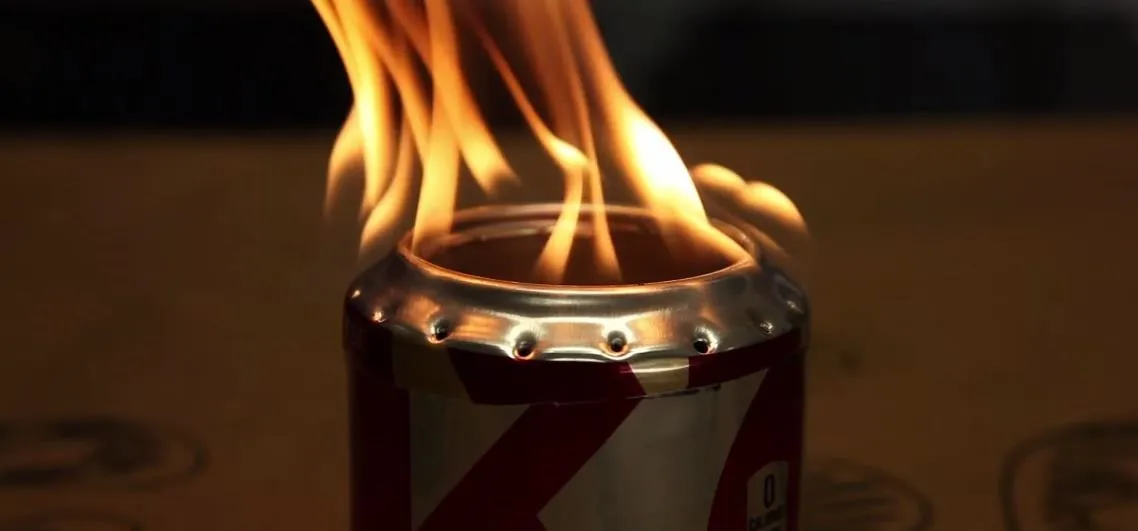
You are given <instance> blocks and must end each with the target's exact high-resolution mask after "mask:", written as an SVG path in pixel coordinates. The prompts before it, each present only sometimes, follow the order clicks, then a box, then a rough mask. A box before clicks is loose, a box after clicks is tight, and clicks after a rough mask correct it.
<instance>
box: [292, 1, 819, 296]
mask: <svg viewBox="0 0 1138 531" xmlns="http://www.w3.org/2000/svg"><path fill="white" fill-rule="evenodd" d="M373 1H374V0H313V3H314V4H315V6H316V9H317V12H318V13H319V14H320V16H321V18H322V19H323V20H324V23H325V25H326V26H327V27H328V31H329V33H330V35H331V37H332V40H333V42H334V43H335V45H336V48H337V50H338V51H339V53H340V57H341V60H342V61H343V63H344V68H345V70H346V72H347V75H348V80H349V82H350V84H351V87H352V91H353V95H354V99H355V103H354V105H353V108H352V111H351V113H350V114H349V116H348V118H347V120H346V121H345V123H344V126H343V129H342V130H341V132H340V135H339V137H338V138H337V140H336V145H335V147H334V148H333V150H332V156H331V160H330V162H329V168H328V171H329V176H328V189H327V194H328V196H327V198H326V201H328V202H327V203H326V208H331V206H330V205H331V200H332V199H333V198H335V197H336V196H337V195H338V194H340V193H341V192H342V191H343V189H344V188H345V186H346V182H345V181H346V176H347V175H349V174H351V173H352V170H354V169H356V168H358V167H359V166H361V165H362V170H363V199H362V204H361V215H362V216H363V217H364V229H363V236H362V239H361V246H365V247H366V246H368V245H369V244H371V243H373V242H375V241H377V240H378V239H379V238H380V237H381V236H383V235H388V234H389V233H390V232H392V231H393V230H394V229H395V227H396V226H397V225H398V224H399V222H400V221H401V220H402V219H404V218H405V217H406V216H407V215H408V214H409V213H408V212H407V210H408V209H409V205H410V204H411V202H412V201H413V198H412V196H413V195H414V194H415V192H416V187H415V181H416V180H417V179H418V180H420V183H419V186H418V189H417V192H418V204H417V206H416V207H415V210H414V225H413V228H412V244H411V245H412V250H417V249H418V248H419V246H420V245H421V244H422V242H423V241H424V240H426V239H428V238H430V237H434V236H438V235H442V234H446V233H447V232H449V231H450V230H451V224H452V221H453V216H454V210H455V206H456V201H457V195H458V188H459V184H460V180H461V171H462V168H463V167H464V166H465V168H466V169H467V170H468V171H469V172H470V175H471V176H472V177H473V179H474V180H475V181H476V182H477V183H478V185H479V186H480V187H481V188H482V189H483V190H485V191H486V192H487V193H490V194H494V193H496V192H497V191H498V190H499V189H500V188H501V185H502V184H504V183H506V182H511V181H512V182H517V181H519V179H518V178H517V176H516V175H515V174H514V172H513V170H512V169H511V167H510V165H509V163H508V162H507V161H506V158H505V156H504V155H503V153H502V151H501V149H500V148H499V146H498V144H497V142H496V141H495V138H494V136H493V135H492V134H491V132H490V129H489V127H488V126H487V124H486V122H485V120H484V119H483V117H482V113H481V110H480V109H479V106H478V104H477V103H476V101H475V98H474V96H473V92H472V90H471V88H470V84H469V82H468V80H467V77H466V74H465V72H464V70H463V66H462V57H463V56H462V53H461V52H462V50H461V43H462V39H461V37H462V36H463V35H467V34H470V35H473V36H474V37H475V38H476V41H477V42H478V44H479V45H480V48H481V50H482V52H483V53H484V54H485V56H486V58H487V59H489V62H490V64H492V65H493V67H494V70H495V71H496V72H497V73H498V75H499V76H500V77H501V79H502V81H503V83H504V85H505V87H506V90H507V92H508V93H509V95H510V97H511V98H512V99H513V101H514V103H515V104H516V106H517V108H518V110H519V111H520V113H521V115H522V117H523V118H524V120H525V123H526V124H527V125H528V127H529V129H530V130H531V132H532V133H533V135H534V137H535V138H536V139H537V141H538V144H539V145H540V146H541V148H542V149H543V150H544V151H545V152H546V154H548V155H549V157H550V158H551V159H552V161H553V162H554V163H555V164H556V165H557V166H558V167H559V168H560V169H561V172H562V174H563V176H564V179H565V191H564V194H565V195H564V206H563V208H562V211H561V214H560V216H559V217H558V219H557V220H556V222H555V223H554V226H553V228H552V231H551V233H550V236H549V239H548V241H547V242H546V245H545V247H544V248H543V250H542V252H541V254H540V256H539V258H538V260H537V263H536V264H535V265H534V267H535V276H536V278H539V279H542V280H543V281H547V282H551V283H559V282H560V281H561V279H562V277H563V275H564V271H565V268H566V264H567V263H568V259H569V255H570V252H571V250H572V247H573V245H574V244H575V243H576V241H577V238H576V235H577V225H578V222H579V221H580V216H581V211H582V205H583V203H584V202H585V201H588V202H589V203H590V204H591V206H592V208H591V209H590V211H591V212H592V226H593V234H594V236H593V238H591V241H592V244H593V246H594V254H595V256H596V257H597V264H596V267H597V270H598V271H599V272H600V274H601V275H602V276H603V277H606V278H607V279H609V280H613V281H617V280H619V279H620V266H619V264H618V261H617V253H616V249H615V246H614V244H613V240H612V236H611V234H610V233H609V225H608V220H607V218H606V214H605V210H604V204H605V199H604V183H603V181H602V176H601V170H600V163H599V162H598V151H600V150H601V149H602V148H604V149H607V150H609V151H611V153H612V155H613V159H614V160H615V161H616V162H617V164H618V166H619V169H620V171H621V173H622V174H623V175H625V176H626V177H627V181H628V184H629V185H630V187H631V188H632V190H633V191H634V192H635V193H636V195H637V197H638V198H639V200H640V201H641V202H642V203H643V205H644V206H645V207H646V208H648V209H650V210H651V211H652V212H653V213H654V215H656V216H657V217H658V218H659V219H660V226H661V232H662V234H663V236H664V238H665V240H666V241H667V242H668V244H669V246H670V247H671V248H672V249H673V250H674V251H677V252H681V251H683V249H684V246H685V245H686V239H687V238H691V237H693V236H694V237H697V238H699V239H700V240H701V241H703V242H705V243H707V244H710V245H712V246H714V247H715V248H716V249H718V250H719V251H721V252H723V253H725V254H727V255H729V256H733V257H736V258H739V259H746V254H745V253H744V252H743V250H742V249H741V248H740V247H739V246H738V244H737V243H736V242H734V241H733V240H732V239H731V238H728V237H727V236H726V235H724V234H723V233H721V232H720V231H719V230H717V229H715V228H714V227H713V226H712V224H711V223H710V221H709V220H708V216H707V213H706V211H705V209H704V206H703V203H702V202H701V199H700V191H699V190H698V189H697V181H698V183H699V184H700V186H701V187H703V188H707V189H712V190H715V191H717V192H720V193H726V194H728V195H730V196H732V197H735V198H736V203H738V204H740V205H742V206H744V207H746V208H750V209H754V210H757V211H763V212H766V213H768V214H773V215H774V217H775V218H777V219H779V220H780V221H782V222H783V223H784V224H785V225H787V226H788V227H790V228H792V229H793V230H795V231H799V232H803V233H804V232H805V224H804V223H803V222H802V218H801V216H800V215H799V213H798V210H797V208H796V207H795V206H794V204H793V203H792V202H791V201H790V200H789V199H788V198H786V196H785V195H782V193H781V192H779V191H778V190H777V189H775V188H773V187H771V186H770V185H766V184H763V183H750V184H747V183H745V182H744V181H743V180H742V178H741V177H739V176H737V175H735V174H734V173H732V172H731V171H730V170H727V169H726V168H723V167H721V166H714V165H701V166H697V167H695V168H693V169H692V171H691V172H689V171H688V169H687V167H686V165H685V164H684V161H683V159H682V158H681V157H680V154H679V153H678V152H677V151H676V149H675V147H674V146H673V145H672V144H671V142H670V141H669V140H668V138H667V136H665V135H664V133H663V131H661V130H660V128H659V127H658V126H657V125H656V124H655V123H654V122H653V121H652V119H651V118H649V117H648V115H647V114H645V113H644V111H643V110H641V109H640V107H638V106H637V105H636V103H635V102H634V101H633V99H632V98H631V96H629V94H628V93H627V91H626V90H625V89H624V87H623V86H622V84H621V82H620V80H619V77H618V76H617V74H616V70H615V68H614V67H613V65H612V63H611V61H610V60H609V58H608V52H607V50H606V49H605V46H604V43H603V40H602V38H601V35H600V31H599V30H598V29H597V25H596V21H595V20H594V19H593V15H592V13H591V11H590V10H589V7H588V3H587V0H565V1H553V0H503V1H505V5H506V9H504V10H503V11H506V12H509V13H511V14H512V20H511V22H512V24H511V25H512V27H514V28H515V30H516V31H517V33H518V34H519V36H520V37H521V40H522V42H525V43H527V45H526V46H525V47H524V48H523V50H522V51H523V52H524V55H525V57H526V59H527V60H528V63H529V65H528V66H529V67H530V70H531V71H532V72H533V73H534V77H535V78H536V86H537V91H538V92H540V95H541V96H542V102H543V103H544V104H545V109H546V110H547V112H548V113H549V120H548V121H547V120H545V119H543V117H542V115H541V113H540V112H539V111H538V108H537V105H535V103H534V101H533V100H531V96H530V94H527V92H526V89H525V87H524V86H523V84H522V82H521V81H520V80H519V79H518V76H517V74H516V69H515V65H514V64H511V63H510V61H509V60H508V59H507V58H506V56H505V55H504V54H503V53H502V50H501V48H500V47H499V45H498V42H497V41H496V40H495V38H494V36H493V35H492V34H491V32H490V31H489V30H488V28H487V26H486V25H485V24H484V21H483V20H482V19H481V17H480V16H479V15H478V14H477V13H475V12H473V11H472V10H456V9H455V8H456V6H457V4H456V3H455V1H454V0H385V2H384V3H383V4H382V5H376V4H374V3H372V2H373ZM456 11H458V12H456ZM466 32H469V33H466ZM594 114H595V115H596V117H597V118H598V120H597V121H596V122H595V123H594V121H593V117H594ZM599 138H603V139H605V140H606V142H605V143H604V144H603V145H598V139H599ZM416 169H419V170H420V172H419V173H418V174H417V173H416ZM693 177H694V178H695V180H693Z"/></svg>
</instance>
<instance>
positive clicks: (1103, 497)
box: [1000, 420, 1138, 531]
mask: <svg viewBox="0 0 1138 531" xmlns="http://www.w3.org/2000/svg"><path fill="white" fill-rule="evenodd" d="M1000 496H1001V505H1002V506H1003V511H1004V521H1005V523H1006V525H1007V528H1008V530H1009V531H1133V530H1135V529H1138V420H1131V421H1122V422H1099V423H1088V424H1079V425H1072V426H1068V427H1065V428H1061V429H1059V430H1056V431H1053V432H1050V433H1046V434H1044V435H1041V436H1039V437H1035V438H1033V439H1030V440H1028V441H1026V442H1024V443H1022V444H1020V445H1019V446H1017V447H1016V448H1014V449H1013V450H1012V452H1011V453H1010V454H1009V455H1008V457H1007V459H1006V460H1005V462H1004V467H1003V470H1002V473H1001V476H1000Z"/></svg>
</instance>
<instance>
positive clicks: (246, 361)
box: [0, 122, 1138, 531]
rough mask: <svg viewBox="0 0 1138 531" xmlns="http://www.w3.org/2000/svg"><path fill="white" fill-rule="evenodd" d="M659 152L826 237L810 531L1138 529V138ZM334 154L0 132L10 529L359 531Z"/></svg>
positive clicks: (3, 472)
mask: <svg viewBox="0 0 1138 531" xmlns="http://www.w3.org/2000/svg"><path fill="white" fill-rule="evenodd" d="M671 133H672V134H673V137H674V138H675V139H676V141H677V144H678V145H679V147H680V148H681V151H682V152H683V153H684V155H685V157H686V159H687V160H688V162H691V163H695V162H700V161H717V162H721V163H724V164H726V165H729V166H731V167H733V168H735V169H737V170H739V171H740V172H741V173H743V174H745V175H748V176H752V177H762V178H764V179H766V180H768V181H770V182H773V183H775V184H777V185H778V186H780V187H782V188H783V189H784V190H785V191H786V192H787V193H788V194H789V195H790V196H791V197H793V198H794V199H795V200H796V201H797V202H798V204H799V205H800V207H801V209H802V211H803V213H804V214H805V215H806V217H807V219H808V221H809V222H810V224H811V228H812V230H813V233H814V236H815V250H814V253H813V260H812V263H813V268H812V272H811V276H810V281H809V290H810V292H811V296H812V297H813V302H814V305H815V308H816V324H817V332H816V336H815V346H814V348H813V350H812V352H811V354H810V371H811V372H810V397H809V423H808V424H809V426H808V437H809V442H808V453H809V454H810V456H811V465H810V469H811V472H810V474H809V477H808V481H807V485H808V486H807V508H808V515H807V518H806V522H807V524H806V528H807V530H808V531H823V530H826V531H846V530H850V531H852V530H867V531H868V530H879V529H880V530H886V529H888V530H894V529H896V530H913V529H916V530H919V529H945V530H949V529H955V530H960V529H968V530H976V531H983V530H989V529H990V530H996V529H1023V530H1043V529H1061V528H1062V529H1095V530H1098V529H1110V530H1116V529H1129V530H1132V529H1136V528H1138V349H1135V348H1134V347H1133V346H1132V345H1133V343H1134V339H1133V337H1134V332H1133V329H1134V327H1135V326H1136V325H1135V316H1136V315H1135V314H1136V313H1138V312H1136V311H1135V309H1134V304H1135V302H1134V301H1136V300H1138V279H1136V275H1135V273H1134V272H1135V271H1138V250H1136V249H1135V243H1134V234H1135V231H1134V228H1135V227H1138V123H1125V122H1112V123H1103V122H1079V123H1074V122H1069V123H1057V122H1049V123H1023V124H1003V125H999V124H950V125H939V126H937V125H876V126H875V125H862V126H843V127H836V126H833V127H806V126H798V127H767V128H754V129H734V130H716V129H699V128H691V129H686V130H676V131H671ZM332 136H333V135H332V133H331V132H328V133H320V134H317V133H309V134H289V135H286V134H282V135H278V136H267V135H262V136H256V137H253V136H245V137H242V136H236V135H226V134H216V135H208V134H198V135H194V136H178V135H173V134H167V135H151V136H119V137H114V136H112V137H104V138H98V139H96V138H79V137H71V138H67V137H51V136H39V137H31V138H14V137H7V138H3V139H0V173H2V174H3V178H4V180H3V183H4V187H5V189H4V193H3V194H0V213H2V214H0V215H2V216H3V219H4V222H3V223H2V224H0V227H2V228H0V230H2V231H4V232H3V233H4V241H5V242H6V252H5V253H4V261H3V263H4V265H3V267H4V274H3V275H0V291H2V292H3V293H4V295H5V301H6V303H7V304H6V305H5V308H4V309H3V320H2V323H3V324H2V325H0V334H2V335H0V338H2V343H0V344H2V345H3V356H2V358H0V531H13V530H20V531H30V530H32V529H37V530H39V529H50V530H56V529H58V530H69V531H70V530H90V531H103V530H119V529H146V530H166V531H202V530H210V531H227V530H233V531H246V530H250V529H272V530H291V529H296V530H302V529H303V530H311V529H346V522H347V510H346V496H345V493H346V485H345V472H346V469H345V456H346V452H345V443H346V437H345V419H346V414H345V398H344V395H345V393H344V375H343V372H344V369H343V361H342V358H341V356H340V353H339V345H338V340H339V338H338V334H339V314H338V309H339V304H340V296H341V290H342V289H343V288H344V286H345V284H346V282H347V280H348V278H349V277H350V275H351V274H352V273H353V271H354V270H355V268H356V263H355V257H354V248H353V244H354V238H355V235H354V234H353V233H351V231H350V230H349V229H348V228H344V227H338V228H333V229H328V228H326V226H325V225H324V224H323V223H322V221H321V212H320V205H321V201H322V195H323V181H324V171H325V165H326V159H327V155H328V151H329V149H330V146H331V141H332ZM1048 515H1052V516H1050V517H1049V516H1048ZM1080 516H1087V518H1090V519H1092V520H1093V521H1094V522H1097V523H1096V524H1095V525H1097V526H1098V527H1061V524H1062V523H1063V522H1064V521H1076V520H1077V519H1078V518H1079V517H1080ZM1049 518H1050V520H1049ZM1064 518H1066V519H1067V520H1064ZM37 526H38V527H37Z"/></svg>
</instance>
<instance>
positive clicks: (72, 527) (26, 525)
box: [0, 509, 143, 531]
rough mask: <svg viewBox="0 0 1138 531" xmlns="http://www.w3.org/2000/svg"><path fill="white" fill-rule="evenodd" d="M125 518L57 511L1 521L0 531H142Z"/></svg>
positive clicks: (111, 515)
mask: <svg viewBox="0 0 1138 531" xmlns="http://www.w3.org/2000/svg"><path fill="white" fill-rule="evenodd" d="M142 529H143V526H142V524H140V523H138V522H137V521H135V520H133V519H131V518H127V517H125V516H121V515H117V514H110V513H104V512H100V511H87V510H76V509H69V510H55V511H44V512H40V513H35V514H29V515H24V516H19V517H16V518H12V519H9V520H4V521H0V531H142Z"/></svg>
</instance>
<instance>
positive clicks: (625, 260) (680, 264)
mask: <svg viewBox="0 0 1138 531" xmlns="http://www.w3.org/2000/svg"><path fill="white" fill-rule="evenodd" d="M499 210H500V211H501V213H500V214H495V213H486V212H485V211H479V212H477V216H471V217H472V218H474V219H473V221H470V220H468V221H466V222H460V220H456V223H455V227H454V231H453V233H452V234H449V235H447V236H442V237H438V238H435V239H433V240H427V241H425V242H424V243H423V245H421V246H420V249H419V253H418V258H420V259H422V260H426V261H427V262H429V263H430V264H433V265H435V266H437V267H441V268H444V269H449V270H451V271H455V272H458V273H463V274H467V275H472V276H477V277H483V278H487V279H493V280H500V281H508V282H519V283H526V284H543V283H544V282H545V281H544V280H543V279H542V278H540V276H539V275H537V274H536V273H535V265H536V264H537V263H538V257H539V256H540V255H541V252H542V249H543V248H544V247H545V244H546V242H547V241H548V239H549V235H550V231H551V230H552V228H553V224H554V222H555V221H556V220H557V215H558V214H559V207H558V208H547V206H546V205H528V206H524V207H502V208H501V209H499ZM583 210H584V211H583V212H582V213H581V216H580V219H579V222H578V226H577V233H576V235H575V238H574V242H573V247H572V250H571V252H570V254H569V260H568V263H567V264H566V267H565V274H564V276H563V278H562V280H561V282H560V284H561V285H574V286H616V285H634V284H651V283H658V282H667V281H674V280H681V279H686V278H692V277H698V276H702V275H706V274H709V273H714V272H716V271H720V270H723V269H726V268H728V267H730V266H732V265H734V264H735V263H736V261H735V260H734V259H732V258H731V257H729V256H727V255H726V254H724V253H723V252H722V251H720V250H718V249H717V248H715V247H714V246H713V245H712V244H710V243H708V242H707V241H705V240H702V239H700V238H699V237H696V236H694V235H688V236H685V237H682V238H680V239H678V240H677V241H678V244H677V245H676V248H675V249H671V248H670V247H669V245H668V243H667V241H666V240H665V238H664V236H663V234H662V233H661V231H660V228H659V223H658V220H657V219H656V218H653V217H652V216H651V215H650V214H649V213H648V212H647V211H644V210H641V209H635V208H630V207H623V208H614V209H610V210H609V211H608V215H607V219H608V224H609V228H610V231H611V234H612V242H613V247H614V248H615V251H616V256H617V260H618V262H619V264H620V272H621V278H620V279H619V281H617V280H614V279H612V278H608V277H606V276H604V275H603V274H602V272H601V268H600V267H598V266H597V264H598V253H597V250H596V247H597V246H596V242H595V231H594V227H593V219H594V218H593V216H592V215H591V214H589V213H588V209H587V208H586V209H583ZM730 234H731V235H733V237H734V236H738V231H734V232H731V233H730ZM744 239H745V238H744ZM406 243H407V242H406V240H405V242H404V245H406ZM404 252H409V251H407V250H406V247H404Z"/></svg>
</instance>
